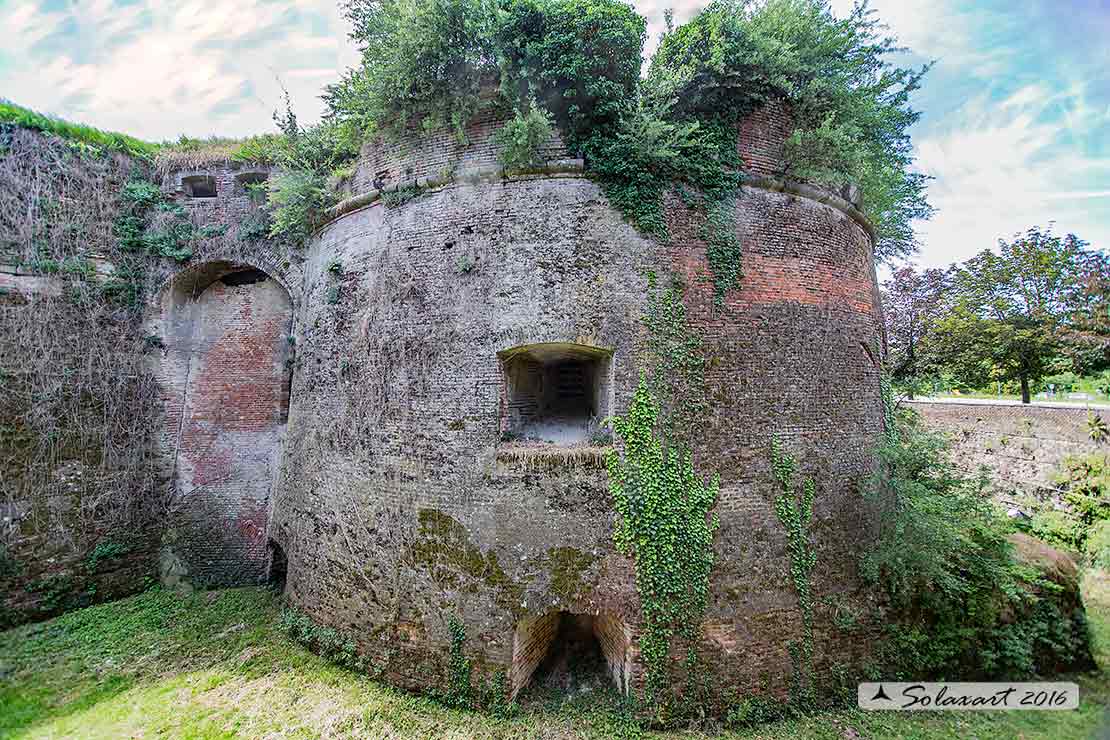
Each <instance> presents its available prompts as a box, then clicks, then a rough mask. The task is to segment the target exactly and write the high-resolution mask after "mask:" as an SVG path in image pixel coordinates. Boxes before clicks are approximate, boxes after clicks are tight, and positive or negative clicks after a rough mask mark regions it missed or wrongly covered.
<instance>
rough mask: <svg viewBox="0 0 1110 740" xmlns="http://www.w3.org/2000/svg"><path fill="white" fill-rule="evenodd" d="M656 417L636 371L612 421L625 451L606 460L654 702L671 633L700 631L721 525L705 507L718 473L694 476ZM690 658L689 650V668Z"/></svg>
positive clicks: (693, 635) (687, 635)
mask: <svg viewBox="0 0 1110 740" xmlns="http://www.w3.org/2000/svg"><path fill="white" fill-rule="evenodd" d="M658 418H659V406H658V403H657V402H656V399H655V396H654V394H653V393H652V392H651V390H650V389H649V387H648V382H647V378H646V375H645V374H644V373H641V375H640V382H639V384H638V386H637V388H636V393H635V395H634V396H633V398H632V404H631V405H630V407H629V409H628V413H627V414H626V415H625V416H623V417H617V418H615V419H614V420H613V428H614V430H615V432H616V434H617V436H618V437H619V438H620V439H621V441H622V442H623V443H624V444H623V446H624V455H623V457H622V456H621V455H619V454H617V452H615V451H614V452H611V453H610V454H609V459H608V461H607V463H608V472H609V490H610V493H611V494H612V497H613V504H614V506H615V508H616V510H617V512H618V514H619V515H620V520H619V522H618V525H617V529H616V532H615V533H614V540H615V541H616V545H617V548H618V549H619V550H620V551H621V552H622V553H624V554H625V555H628V556H629V557H631V558H632V559H633V561H634V562H635V564H636V590H637V592H638V593H639V595H640V609H641V612H642V617H643V632H642V634H641V637H640V654H641V657H642V659H643V661H644V665H645V667H646V668H647V675H646V682H645V690H646V694H647V699H648V702H649V703H653V704H654V703H658V702H659V701H660V699H661V698H662V695H663V689H664V688H665V686H666V678H667V672H666V667H667V664H668V659H669V656H670V651H671V640H672V638H674V637H676V636H677V637H681V638H684V639H686V640H690V641H693V640H696V639H697V636H698V628H699V627H700V624H701V619H702V615H703V614H704V613H705V606H706V603H707V600H708V598H709V572H710V570H711V569H712V567H713V562H714V554H713V534H714V533H715V532H716V530H717V525H718V520H717V517H716V515H711V514H710V510H711V509H712V507H713V504H714V503H715V502H716V500H717V493H718V490H719V488H720V480H719V478H718V476H716V475H715V476H713V478H712V479H710V480H709V481H706V480H704V479H702V478H701V477H700V476H698V474H697V473H696V472H695V471H694V463H693V457H692V455H691V453H690V451H689V449H688V448H686V447H681V448H680V447H676V446H670V445H667V444H666V442H665V441H664V440H663V439H661V438H660V437H659V436H657V434H656V431H657V421H658ZM695 663H696V657H695V654H694V653H692V652H691V653H689V654H688V656H687V668H688V669H693V667H694V664H695Z"/></svg>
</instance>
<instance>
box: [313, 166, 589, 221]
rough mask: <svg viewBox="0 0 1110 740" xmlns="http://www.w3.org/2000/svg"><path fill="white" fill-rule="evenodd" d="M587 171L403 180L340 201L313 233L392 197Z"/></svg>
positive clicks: (500, 171) (466, 173)
mask: <svg viewBox="0 0 1110 740" xmlns="http://www.w3.org/2000/svg"><path fill="white" fill-rule="evenodd" d="M584 169H585V166H584V162H583V161H582V160H581V159H560V160H557V161H552V162H548V163H547V164H546V165H544V166H543V167H537V168H534V169H527V170H515V171H506V170H505V169H504V168H502V167H477V168H474V169H470V170H463V171H462V172H459V173H458V174H456V175H453V176H451V177H421V178H414V179H411V180H402V181H400V182H398V183H397V184H396V185H391V186H389V187H385V188H382V189H381V190H369V191H367V192H365V193H360V194H358V195H354V196H351V197H350V198H347V199H346V200H343V201H340V202H339V203H337V204H336V205H334V206H332V207H331V208H329V209H328V210H326V211H324V216H323V218H322V219H321V221H320V223H319V224H318V225H317V226H316V229H315V230H314V231H313V235H315V234H316V233H317V232H319V231H320V230H322V229H323V228H324V227H325V226H327V225H328V224H330V223H331V222H333V221H335V220H337V219H340V218H342V217H343V216H347V215H349V214H351V213H354V212H355V211H361V210H362V209H363V208H367V207H369V206H372V205H374V204H375V203H377V202H378V201H380V200H381V199H382V197H383V196H388V195H389V194H390V193H398V192H400V193H403V192H405V191H414V194H416V195H424V194H427V193H430V192H436V191H438V190H443V189H444V188H448V187H451V186H454V185H466V184H473V183H479V182H496V181H498V180H508V181H512V182H517V181H523V180H543V179H550V178H560V177H581V176H582V173H583V170H584Z"/></svg>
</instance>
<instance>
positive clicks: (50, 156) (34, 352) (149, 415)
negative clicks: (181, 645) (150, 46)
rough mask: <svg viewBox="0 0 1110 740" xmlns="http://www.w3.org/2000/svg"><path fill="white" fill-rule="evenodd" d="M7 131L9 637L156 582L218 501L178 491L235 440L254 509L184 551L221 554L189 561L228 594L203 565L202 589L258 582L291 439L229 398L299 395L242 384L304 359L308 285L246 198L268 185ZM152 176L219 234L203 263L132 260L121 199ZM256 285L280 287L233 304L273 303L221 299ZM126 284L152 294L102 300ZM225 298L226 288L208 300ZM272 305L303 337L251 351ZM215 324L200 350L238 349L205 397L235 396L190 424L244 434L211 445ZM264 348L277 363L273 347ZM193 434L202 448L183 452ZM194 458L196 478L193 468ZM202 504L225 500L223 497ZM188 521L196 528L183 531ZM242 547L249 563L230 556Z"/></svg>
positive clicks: (217, 525) (219, 519)
mask: <svg viewBox="0 0 1110 740" xmlns="http://www.w3.org/2000/svg"><path fill="white" fill-rule="evenodd" d="M4 134H5V136H6V137H7V138H6V139H5V141H6V146H5V148H4V152H3V153H2V154H0V191H2V192H4V193H5V195H6V196H9V197H8V198H7V199H6V200H4V201H3V203H4V205H3V207H2V208H0V231H2V232H3V233H4V234H5V240H4V242H3V245H2V247H0V350H2V351H0V377H2V378H3V383H2V384H3V388H4V393H2V394H0V515H2V519H0V624H5V623H14V622H20V621H24V620H27V619H40V618H45V617H48V616H51V615H53V614H56V613H58V612H60V611H64V610H66V609H70V608H74V607H77V606H83V605H86V604H89V603H94V602H97V601H103V600H107V599H112V598H119V597H122V596H125V595H128V594H130V593H134V592H135V591H136V590H138V589H141V588H143V587H145V586H146V585H148V584H150V583H153V582H156V580H157V577H158V575H159V551H160V550H162V551H164V547H163V545H164V544H165V538H164V533H165V529H166V525H167V523H169V524H171V525H173V526H171V527H170V530H171V534H175V533H176V534H180V533H182V532H185V530H186V529H187V526H186V525H187V524H188V522H189V521H193V522H194V523H196V521H197V520H198V516H197V515H198V513H199V512H201V511H202V510H204V509H205V507H203V506H196V504H198V503H204V502H201V501H198V500H197V497H193V499H192V500H191V501H190V503H191V504H193V506H183V505H181V506H179V505H178V504H181V503H182V502H181V500H180V499H181V497H180V496H179V494H180V493H181V492H182V491H181V490H179V488H184V487H185V486H184V484H187V485H188V489H189V490H192V489H195V488H196V485H194V484H193V482H192V481H191V480H189V481H186V480H185V476H187V475H193V473H194V472H195V470H196V469H197V467H198V466H196V465H194V464H193V463H194V458H197V457H199V458H201V462H202V464H201V465H200V466H199V467H200V468H208V469H211V468H212V465H208V464H207V463H214V462H216V457H218V456H219V455H217V454H216V453H217V452H218V451H219V452H220V455H223V453H224V452H226V451H227V450H228V445H227V442H228V441H229V440H230V439H231V438H232V437H235V438H238V439H240V442H241V444H240V449H241V450H245V451H246V452H245V453H244V454H243V455H241V456H239V457H238V458H237V457H236V456H235V455H231V456H230V457H228V456H226V455H223V456H222V457H220V462H222V463H227V465H228V466H229V468H228V469H229V470H230V471H231V473H230V474H229V475H227V476H222V477H223V478H226V479H227V480H229V481H236V482H235V484H234V486H238V491H239V492H240V493H241V494H242V498H243V501H242V503H241V504H240V505H235V506H233V505H232V503H231V501H230V500H229V499H228V497H225V498H224V500H225V502H226V503H227V504H228V505H227V506H225V507H224V508H223V510H220V507H215V509H214V510H213V508H212V507H209V508H208V510H209V513H210V515H204V516H201V517H199V519H201V520H204V521H205V532H204V535H203V536H200V535H199V534H196V533H192V534H189V535H188V536H186V537H184V539H185V540H190V541H191V542H193V543H195V544H198V545H199V547H198V551H201V550H208V551H209V552H207V553H206V554H202V555H200V556H199V557H198V558H193V559H192V560H194V561H196V562H203V563H209V564H212V565H215V564H216V563H219V562H222V563H223V565H221V566H219V567H218V568H216V570H220V571H222V572H223V573H224V577H223V578H213V577H211V576H212V571H211V570H210V571H209V572H205V571H204V568H199V569H195V570H196V573H194V574H193V575H194V576H195V577H194V578H193V580H195V581H196V582H198V583H217V582H224V583H226V582H235V583H246V582H252V583H253V582H258V581H259V580H260V579H261V578H262V577H263V576H262V574H263V573H264V570H265V559H266V553H265V549H264V547H265V540H264V539H263V536H264V532H265V527H266V522H267V519H268V502H269V488H268V486H269V484H268V483H267V482H266V481H272V478H273V475H272V472H271V471H272V470H273V468H274V466H275V465H276V462H277V457H278V454H279V452H280V437H279V431H278V430H277V429H274V428H270V429H268V430H261V429H258V428H252V429H250V430H246V429H240V428H238V427H236V425H251V424H254V426H255V427H258V426H260V425H261V422H258V424H255V422H256V421H258V420H257V419H256V418H255V417H253V416H251V413H249V412H248V413H245V414H244V415H243V416H242V418H241V419H240V418H239V411H240V409H238V408H237V407H236V406H235V405H234V404H226V405H224V404H223V399H224V398H232V399H239V398H242V399H244V402H245V403H248V404H252V405H253V406H254V407H255V408H258V409H265V410H267V412H268V410H269V409H271V408H272V407H273V405H274V404H275V403H277V402H279V401H280V398H281V397H282V396H283V395H284V394H286V393H287V387H288V386H287V383H285V384H283V383H282V382H281V381H278V382H277V383H276V384H274V383H271V384H270V386H269V387H270V388H271V389H272V388H276V389H277V390H276V393H277V397H272V395H271V397H267V398H260V397H258V396H255V397H254V400H250V399H251V398H252V396H251V394H250V393H242V394H241V393H240V392H239V391H240V388H239V387H238V386H241V385H242V384H243V383H242V381H244V380H247V379H250V378H254V377H256V376H258V375H259V374H261V375H263V376H264V375H265V374H266V371H267V369H269V370H271V371H272V370H274V369H275V368H277V367H282V368H283V367H284V365H283V363H284V356H278V355H280V353H284V354H288V353H290V352H291V350H292V346H291V345H290V344H289V343H288V339H287V336H288V334H289V330H288V327H287V325H288V322H289V320H290V317H291V315H292V306H291V302H293V301H295V300H296V299H297V297H298V296H299V288H300V283H301V272H300V265H299V262H298V258H297V255H296V253H295V252H293V251H292V250H291V249H290V246H289V245H288V244H285V243H282V242H279V241H275V240H271V239H269V238H267V237H266V236H265V217H264V214H262V213H261V212H260V209H259V203H258V202H257V198H252V196H251V193H250V192H249V191H248V189H247V188H246V185H245V182H244V179H252V178H253V179H259V178H260V177H261V176H264V175H265V174H266V173H267V169H266V168H264V167H254V166H250V165H238V164H232V163H228V162H224V161H219V162H211V163H208V164H207V165H206V166H198V168H197V169H195V170H189V171H173V172H162V173H154V172H151V169H150V167H149V166H148V165H147V164H146V163H145V162H137V161H133V160H131V159H129V158H127V157H125V156H122V155H115V154H105V155H102V156H80V157H77V156H74V155H73V152H72V149H71V148H70V147H69V146H68V145H67V144H66V142H64V141H62V140H60V139H56V138H54V137H50V136H45V135H42V134H39V133H37V132H30V131H24V130H21V129H10V128H8V129H5V131H4ZM193 175H201V176H205V177H210V178H212V179H213V180H214V181H215V183H216V186H217V189H216V190H217V192H216V197H214V198H191V197H189V196H188V193H187V192H186V188H185V187H184V185H183V181H184V179H185V178H187V177H190V176H193ZM135 176H142V177H152V178H157V179H158V180H160V181H161V183H162V186H163V192H164V193H165V194H166V195H167V196H168V197H169V199H170V200H171V201H173V202H176V203H178V204H179V205H181V206H182V207H183V208H184V209H185V214H186V218H188V219H189V220H191V221H192V222H193V224H194V226H196V227H197V228H201V227H208V230H206V232H205V233H209V232H210V233H211V235H210V236H205V237H204V238H201V239H198V240H197V241H196V242H195V243H193V244H192V248H193V249H194V251H195V255H194V257H193V258H192V259H191V260H190V261H189V262H188V265H187V266H182V265H181V264H178V263H177V262H175V261H174V260H171V259H166V258H160V257H157V256H154V255H150V254H142V253H136V252H126V251H124V250H121V249H120V248H119V246H118V243H117V235H116V227H115V222H116V219H117V217H118V216H119V214H120V208H119V205H120V202H119V196H120V192H121V191H122V190H123V188H124V186H125V184H126V183H127V181H128V180H129V179H130V178H132V177H135ZM58 206H64V207H58ZM159 213H160V212H159ZM155 228H157V226H155ZM74 234H77V235H79V238H76V239H75V238H73V235H74ZM248 268H249V269H254V268H257V269H261V270H264V271H265V273H266V274H267V275H268V276H270V279H269V281H268V282H267V283H266V284H264V286H262V287H265V291H264V292H265V293H266V295H265V296H264V295H261V294H256V295H253V296H252V297H250V298H249V299H246V300H238V299H233V296H232V295H231V293H232V292H235V293H236V294H238V293H240V292H243V291H252V290H255V287H259V286H241V287H239V288H235V289H234V291H232V290H231V289H228V290H226V291H224V293H223V295H222V298H221V299H219V300H216V296H217V292H218V285H219V283H218V281H219V278H221V277H222V276H223V275H225V274H227V273H229V272H234V271H237V270H242V269H248ZM121 275H122V276H124V277H125V279H127V280H129V281H130V282H131V284H132V285H133V286H134V287H136V288H137V291H136V296H137V298H138V301H137V302H136V303H135V304H128V303H125V302H120V301H119V300H117V299H113V297H112V296H113V295H115V294H112V293H109V291H108V290H106V289H105V288H106V287H109V286H111V285H112V283H113V282H115V281H117V280H118V279H119V278H120V276H121ZM213 284H217V289H216V290H213V291H212V292H208V291H206V290H205V289H206V288H209V287H210V286H212V285H213ZM279 285H280V286H281V287H278V286H279ZM282 295H284V298H282V297H281V296H282ZM237 300H238V302H236V301H237ZM273 301H277V302H278V303H279V304H280V302H281V301H284V306H285V307H284V316H285V318H284V319H283V320H284V322H285V324H286V328H285V329H284V330H282V331H276V330H275V329H274V328H273V326H269V327H268V328H266V329H265V330H264V331H263V332H262V335H261V336H260V335H258V334H257V333H254V334H252V331H251V327H257V325H256V324H253V323H252V322H251V321H250V320H248V317H247V313H248V312H249V313H251V314H252V315H253V316H254V317H255V318H260V319H262V320H263V324H265V323H266V322H267V321H270V318H268V316H267V314H268V313H269V314H271V317H272V314H274V311H273V310H272V305H276V304H273V303H272V302H273ZM216 309H218V310H216ZM277 313H279V314H280V313H281V311H280V310H278V311H277ZM204 317H207V318H206V319H205V318H204ZM205 321H207V324H205ZM270 323H271V324H272V322H270ZM199 324H205V326H207V333H206V332H205V331H199V330H198V333H197V334H198V336H197V337H196V338H197V340H198V342H200V343H201V344H204V342H201V337H200V335H201V334H205V335H206V336H207V338H208V339H207V340H205V341H207V344H206V345H205V346H207V347H208V348H209V349H211V350H214V351H217V352H222V353H223V354H224V360H226V362H223V364H222V365H221V368H222V369H221V370H219V371H218V372H215V373H211V372H209V373H207V376H208V378H209V380H211V379H212V376H213V375H214V376H215V377H216V379H215V382H207V381H204V378H205V377H206V373H205V369H206V368H207V369H208V370H212V368H213V365H211V364H207V365H206V364H205V363H203V362H201V361H200V360H199V359H198V360H197V361H196V362H194V363H193V364H194V366H195V367H194V370H196V371H197V372H196V373H195V374H193V375H192V376H191V377H192V381H193V382H192V384H193V385H194V386H196V385H198V380H200V381H203V382H202V384H206V385H208V387H209V388H210V389H220V388H222V390H219V391H218V392H217V391H216V390H213V391H212V392H211V393H210V394H209V395H210V396H211V400H212V402H211V403H209V404H208V405H207V406H205V405H203V404H201V405H199V406H196V407H195V411H196V414H190V416H193V415H195V416H196V417H197V418H198V419H200V418H205V417H208V418H210V417H211V416H212V414H213V413H221V414H222V413H226V412H234V413H236V419H235V420H231V423H230V424H228V423H219V424H216V425H215V426H216V427H218V428H217V429H216V432H217V433H216V434H212V433H211V432H212V431H213V429H212V425H211V424H209V423H208V422H207V421H205V422H203V424H208V428H207V429H206V430H205V431H201V428H200V426H198V425H197V424H193V425H187V424H183V423H182V422H183V416H182V413H181V412H182V408H183V406H182V400H183V398H184V396H185V394H184V391H185V387H186V385H187V384H186V382H185V378H186V375H187V374H188V369H189V366H190V362H191V360H190V357H191V349H189V347H190V346H191V345H190V342H191V341H192V338H193V333H192V329H193V327H194V326H197V325H199ZM233 324H234V325H236V326H234V327H233V326H232V325H233ZM225 330H227V331H225ZM228 332H230V333H228ZM267 332H268V334H267ZM221 338H222V339H221ZM208 340H210V341H208ZM267 341H269V343H270V347H271V349H270V352H269V355H267V354H266V352H265V350H264V349H263V348H262V346H264V345H266V343H267ZM275 353H278V354H275ZM274 358H276V359H274ZM178 374H179V376H178ZM271 379H272V378H271ZM221 384H222V385H221ZM248 384H249V383H248ZM203 396H204V394H203V393H201V394H200V397H203ZM194 400H195V399H194ZM260 413H262V412H260ZM262 415H263V416H264V415H265V413H263V414H262ZM52 425H53V426H55V427H57V430H56V431H51V426H52ZM183 430H184V431H185V432H186V434H185V435H184V436H185V440H184V441H185V443H184V444H179V434H180V433H181V432H182V431H183ZM251 435H254V437H252V436H251ZM248 437H250V439H247V438H248ZM263 438H264V439H263ZM182 450H184V462H185V464H184V466H183V468H182V469H181V470H177V468H176V464H177V462H178V461H179V456H178V452H180V451H182ZM175 471H177V472H176V473H175ZM177 473H180V475H178V474H177ZM202 477H203V476H202ZM175 478H176V479H177V480H176V481H175ZM178 484H183V485H180V486H179V485H178ZM229 485H230V484H229ZM201 488H202V489H205V488H207V489H211V488H212V482H211V481H209V482H208V485H207V486H202V487H201ZM229 490H230V489H229ZM231 498H234V497H231ZM248 502H249V503H248ZM209 503H210V502H209ZM173 512H185V513H187V514H188V515H189V517H192V519H191V520H190V519H189V518H187V517H184V516H183V517H182V518H180V519H173V518H172V517H171V514H172V513H173ZM214 532H215V533H217V534H218V535H219V536H213V533H214ZM194 535H195V536H194ZM228 539H230V540H232V541H238V542H239V544H240V545H241V547H238V549H236V548H231V549H230V550H225V549H223V546H222V544H220V543H224V542H225V541H227V540H228ZM247 542H249V543H250V544H249V546H248V545H247V544H246V543H247ZM178 550H180V552H178V551H173V550H171V551H170V552H169V553H168V554H169V555H170V556H171V557H169V559H168V562H167V559H166V557H165V555H166V554H167V553H166V552H163V553H162V554H163V565H164V566H168V567H167V568H164V570H169V571H171V572H173V573H174V575H175V577H180V576H182V575H184V574H185V573H186V572H187V568H186V560H190V558H188V557H186V556H187V554H188V553H186V552H185V550H183V549H182V548H180V547H179V548H178ZM219 553H223V555H220V554H219Z"/></svg>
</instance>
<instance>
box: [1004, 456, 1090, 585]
mask: <svg viewBox="0 0 1110 740" xmlns="http://www.w3.org/2000/svg"><path fill="white" fill-rule="evenodd" d="M1053 478H1054V482H1055V483H1056V485H1057V486H1059V488H1060V490H1061V492H1062V493H1061V495H1060V501H1059V505H1057V504H1055V503H1054V502H1050V503H1038V504H1037V505H1036V506H1035V508H1034V510H1033V515H1032V517H1031V518H1030V519H1028V520H1024V519H1023V520H1021V521H1020V523H1019V526H1020V527H1021V528H1022V529H1024V530H1025V531H1027V532H1029V533H1030V534H1032V535H1034V536H1036V537H1038V538H1040V539H1042V540H1044V541H1045V542H1048V543H1049V544H1051V545H1053V546H1055V547H1060V548H1063V549H1064V550H1068V551H1070V552H1075V553H1079V554H1080V555H1081V556H1082V557H1083V558H1084V559H1085V560H1086V561H1087V562H1088V563H1091V564H1096V563H1110V453H1106V452H1092V453H1089V454H1086V455H1068V456H1066V457H1065V458H1064V459H1063V460H1062V461H1061V462H1060V465H1059V468H1058V469H1057V471H1056V473H1055V475H1054V476H1053ZM1100 567H1106V566H1105V565H1102V566H1100Z"/></svg>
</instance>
